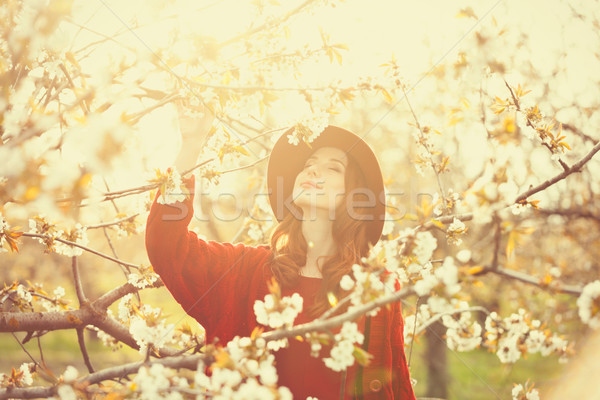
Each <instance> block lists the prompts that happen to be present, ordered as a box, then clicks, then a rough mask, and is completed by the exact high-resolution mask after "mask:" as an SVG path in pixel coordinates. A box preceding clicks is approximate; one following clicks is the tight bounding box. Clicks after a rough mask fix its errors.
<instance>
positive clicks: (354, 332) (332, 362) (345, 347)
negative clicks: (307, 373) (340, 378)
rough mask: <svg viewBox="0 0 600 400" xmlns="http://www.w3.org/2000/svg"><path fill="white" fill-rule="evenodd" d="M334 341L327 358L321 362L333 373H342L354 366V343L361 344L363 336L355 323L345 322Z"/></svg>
mask: <svg viewBox="0 0 600 400" xmlns="http://www.w3.org/2000/svg"><path fill="white" fill-rule="evenodd" d="M334 339H335V345H334V346H333V347H332V348H331V352H330V354H329V357H327V358H324V359H323V362H325V365H326V366H327V367H329V368H331V369H332V370H334V371H343V370H345V369H346V368H348V367H349V366H351V365H352V364H354V355H353V353H354V343H359V344H362V342H363V340H364V336H363V334H362V333H360V332H359V331H358V326H357V324H356V323H355V322H350V321H346V322H344V325H342V329H341V330H340V332H339V333H337V334H336V335H335V336H334Z"/></svg>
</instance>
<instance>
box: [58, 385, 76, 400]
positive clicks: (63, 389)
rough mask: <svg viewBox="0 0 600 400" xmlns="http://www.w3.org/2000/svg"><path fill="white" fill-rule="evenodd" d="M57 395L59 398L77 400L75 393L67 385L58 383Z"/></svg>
mask: <svg viewBox="0 0 600 400" xmlns="http://www.w3.org/2000/svg"><path fill="white" fill-rule="evenodd" d="M57 393H58V397H59V398H60V399H61V400H77V395H76V394H75V391H74V390H73V388H72V387H71V386H69V385H60V386H59V387H58V390H57Z"/></svg>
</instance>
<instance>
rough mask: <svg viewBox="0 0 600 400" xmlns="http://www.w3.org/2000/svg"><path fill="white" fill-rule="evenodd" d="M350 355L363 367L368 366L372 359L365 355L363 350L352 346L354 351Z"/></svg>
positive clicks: (369, 355) (370, 356)
mask: <svg viewBox="0 0 600 400" xmlns="http://www.w3.org/2000/svg"><path fill="white" fill-rule="evenodd" d="M352 355H353V356H354V358H355V359H356V362H357V363H359V364H360V365H363V366H364V365H369V362H370V361H371V358H373V356H372V355H371V354H369V353H367V352H366V351H365V350H363V349H362V348H360V347H358V346H354V351H353V352H352Z"/></svg>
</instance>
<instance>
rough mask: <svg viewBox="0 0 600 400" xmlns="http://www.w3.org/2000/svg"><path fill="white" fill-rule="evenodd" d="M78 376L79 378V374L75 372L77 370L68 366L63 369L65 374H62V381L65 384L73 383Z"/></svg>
mask: <svg viewBox="0 0 600 400" xmlns="http://www.w3.org/2000/svg"><path fill="white" fill-rule="evenodd" d="M78 376H79V372H78V371H77V368H75V367H73V366H71V365H69V366H68V367H67V368H66V369H65V372H63V379H64V381H65V382H67V383H71V382H74V381H75V379H77V377H78Z"/></svg>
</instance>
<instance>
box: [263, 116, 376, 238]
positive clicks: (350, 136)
mask: <svg viewBox="0 0 600 400" xmlns="http://www.w3.org/2000/svg"><path fill="white" fill-rule="evenodd" d="M293 132H294V128H291V129H289V130H288V131H286V132H285V133H284V134H283V135H281V137H280V138H279V139H278V140H277V142H276V143H275V145H274V146H273V150H272V151H271V155H270V157H269V164H268V166H267V186H268V188H269V201H270V203H271V209H272V210H273V213H274V214H275V217H276V218H277V220H278V221H281V220H282V219H283V218H284V217H285V216H286V215H287V214H288V213H290V210H289V208H288V207H287V206H286V204H289V200H290V199H291V196H292V193H293V190H294V181H295V179H296V176H297V175H298V173H300V171H301V170H302V168H303V167H304V164H305V162H306V160H307V159H308V157H309V156H310V155H311V154H312V153H313V152H314V151H315V150H317V149H319V148H321V147H335V148H338V149H340V150H342V151H344V153H346V155H347V156H349V157H352V158H353V159H354V160H355V161H356V162H357V164H358V166H359V167H360V169H361V170H362V172H363V174H364V176H365V178H366V188H365V189H366V190H367V192H368V193H369V194H370V195H369V197H370V200H369V201H368V206H367V207H366V208H367V215H366V220H365V223H366V224H367V237H368V240H369V242H371V243H372V244H375V243H377V241H378V240H379V238H380V237H381V232H382V230H383V224H384V222H385V188H384V184H383V176H382V174H381V168H380V167H379V162H378V161H377V157H376V156H375V153H374V152H373V150H372V149H371V147H370V146H369V145H368V144H367V143H366V142H365V141H364V140H362V139H361V138H360V137H359V136H358V135H356V134H354V133H352V132H350V131H348V130H346V129H342V128H340V127H337V126H333V125H329V126H328V127H327V128H325V130H324V131H323V132H322V133H321V134H320V135H319V136H318V137H317V138H316V139H315V140H314V141H313V142H312V143H310V147H309V146H308V145H307V144H306V143H305V142H304V141H300V143H299V144H298V145H293V144H290V143H289V141H288V138H287V136H288V135H289V134H291V133H293ZM286 200H287V201H288V202H287V203H286ZM371 200H372V201H371Z"/></svg>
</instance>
